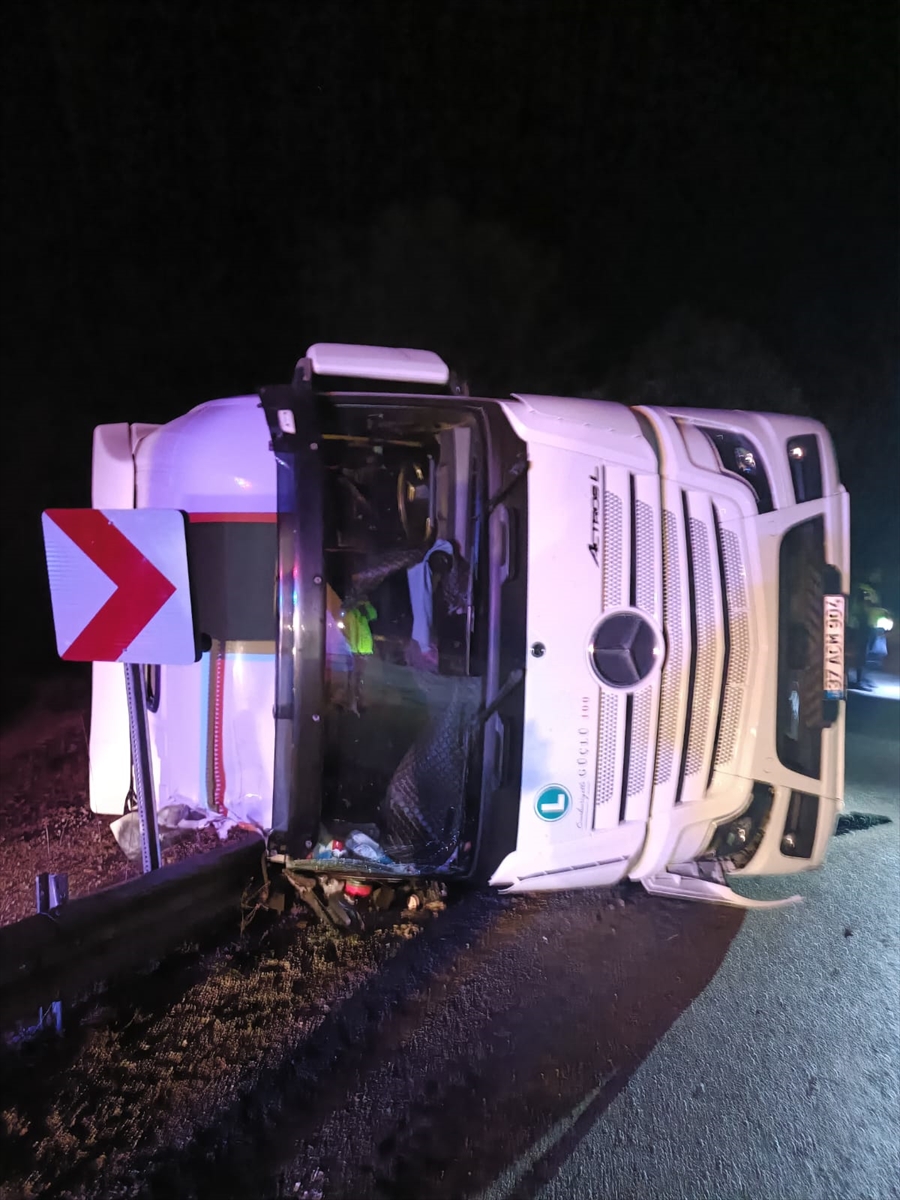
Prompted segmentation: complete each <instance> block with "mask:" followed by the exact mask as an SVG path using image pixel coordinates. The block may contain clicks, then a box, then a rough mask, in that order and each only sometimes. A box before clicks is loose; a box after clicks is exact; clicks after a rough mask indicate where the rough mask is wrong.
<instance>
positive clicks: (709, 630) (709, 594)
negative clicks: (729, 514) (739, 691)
mask: <svg viewBox="0 0 900 1200" xmlns="http://www.w3.org/2000/svg"><path fill="white" fill-rule="evenodd" d="M689 528H690V542H689V545H690V548H691V558H692V562H693V572H694V597H693V599H694V619H695V622H696V629H697V644H696V650H695V654H696V669H695V673H694V691H693V704H692V706H691V712H690V732H689V734H688V744H687V754H686V758H685V765H684V773H685V775H696V773H697V772H698V771H699V770H700V768H701V767H702V766H703V758H704V749H705V745H706V740H707V737H708V734H709V719H710V704H711V701H712V691H713V686H714V679H715V665H716V606H715V592H714V590H713V577H712V564H711V555H710V547H709V538H710V531H709V527H708V526H707V525H706V524H705V523H704V522H703V521H699V520H697V518H696V517H691V518H690V521H689Z"/></svg>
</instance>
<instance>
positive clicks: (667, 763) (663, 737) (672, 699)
mask: <svg viewBox="0 0 900 1200" xmlns="http://www.w3.org/2000/svg"><path fill="white" fill-rule="evenodd" d="M681 606H682V581H681V567H680V563H679V557H678V521H677V519H676V517H675V514H674V513H673V512H671V511H670V510H669V509H666V510H665V512H664V513H663V623H664V625H665V630H666V639H667V642H668V654H667V657H666V664H665V667H664V668H663V672H662V686H661V692H660V701H659V726H658V730H659V731H658V736H657V750H656V770H655V772H654V777H653V778H654V783H656V784H657V785H659V784H663V783H667V782H668V780H669V779H670V778H671V775H672V767H673V764H674V760H675V746H676V742H677V739H678V724H679V720H678V710H679V687H680V680H681V673H682V669H683V665H684V650H685V647H684V643H683V639H682V636H681Z"/></svg>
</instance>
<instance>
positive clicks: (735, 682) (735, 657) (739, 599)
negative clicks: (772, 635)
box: [715, 529, 750, 767]
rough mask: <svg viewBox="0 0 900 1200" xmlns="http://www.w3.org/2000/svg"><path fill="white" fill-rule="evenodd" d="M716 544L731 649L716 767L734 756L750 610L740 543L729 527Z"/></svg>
mask: <svg viewBox="0 0 900 1200" xmlns="http://www.w3.org/2000/svg"><path fill="white" fill-rule="evenodd" d="M719 545H720V550H721V555H722V566H723V569H724V574H725V579H724V588H725V596H726V599H727V603H728V621H729V633H730V649H729V658H728V671H727V675H726V678H725V688H724V695H723V698H722V716H721V724H720V727H719V742H718V745H717V747H716V754H715V765H716V766H717V767H718V766H721V765H722V764H723V763H728V762H731V760H732V758H733V757H734V753H735V748H736V743H737V734H738V725H739V722H740V716H741V703H742V700H743V695H744V690H745V688H746V686H747V678H748V670H749V663H750V613H749V608H748V605H747V588H746V586H745V582H744V563H743V559H742V557H741V547H740V542H739V541H738V539H737V537H736V535H735V534H734V533H732V532H731V530H730V529H722V530H720V531H719Z"/></svg>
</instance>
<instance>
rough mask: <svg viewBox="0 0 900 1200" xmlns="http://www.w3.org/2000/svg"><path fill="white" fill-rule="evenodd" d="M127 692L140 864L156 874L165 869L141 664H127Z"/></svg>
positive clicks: (144, 682) (144, 680)
mask: <svg viewBox="0 0 900 1200" xmlns="http://www.w3.org/2000/svg"><path fill="white" fill-rule="evenodd" d="M125 690H126V692H127V693H128V725H129V728H130V730H131V761H132V764H133V766H134V790H135V793H136V795H137V808H138V816H139V818H140V822H141V861H142V862H143V866H144V871H155V870H157V869H158V868H159V867H160V866H162V851H161V850H160V845H159V823H158V821H157V817H156V800H155V798H154V795H153V763H152V761H151V758H150V730H149V728H148V727H147V681H146V678H145V677H144V668H143V667H142V666H141V665H140V664H139V663H126V664H125Z"/></svg>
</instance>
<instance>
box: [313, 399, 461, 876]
mask: <svg viewBox="0 0 900 1200" xmlns="http://www.w3.org/2000/svg"><path fill="white" fill-rule="evenodd" d="M323 433H324V437H323V445H322V452H323V465H324V468H325V512H324V528H325V538H324V558H325V583H326V618H325V712H324V720H325V729H324V740H325V748H324V778H323V790H322V821H323V825H324V826H325V829H326V831H327V833H328V834H330V835H331V837H332V838H335V839H344V838H346V837H348V836H349V835H350V834H351V833H353V832H354V831H358V832H362V833H363V834H365V835H366V836H367V837H368V838H370V839H371V840H372V842H374V843H376V845H377V846H378V847H379V849H380V851H381V852H382V853H383V856H384V857H387V858H389V859H390V860H392V861H393V862H396V863H415V864H416V865H417V866H430V867H433V868H439V867H441V866H450V865H452V864H453V863H454V862H458V861H459V857H460V853H461V844H462V843H463V842H464V841H465V838H466V831H467V829H468V828H469V826H470V824H471V823H472V822H473V821H474V819H475V816H476V813H475V812H474V809H475V808H476V806H475V805H472V804H470V805H467V803H466V796H467V791H468V787H469V783H470V782H471V786H472V790H473V793H474V792H475V791H476V789H477V781H478V778H479V771H478V766H477V763H475V762H473V761H472V760H473V759H474V758H475V756H476V755H477V754H478V752H479V751H478V747H479V746H480V743H481V737H480V733H479V725H478V713H479V709H480V707H481V704H482V699H483V667H482V661H481V660H482V654H481V652H480V649H479V642H478V636H479V619H478V615H479V610H480V608H481V592H482V591H483V588H482V587H481V586H480V580H481V576H482V566H481V554H480V550H481V532H482V524H483V521H482V511H481V505H482V502H483V487H482V481H483V455H482V445H481V439H480V436H479V430H478V426H477V423H476V422H475V420H474V419H473V418H472V417H471V416H470V415H469V414H468V413H465V412H459V411H453V410H450V411H449V412H448V411H445V410H441V409H436V408H431V407H422V406H413V405H402V406H395V405H393V404H385V405H384V406H383V407H379V408H378V409H377V411H376V410H373V408H372V404H371V398H367V402H366V404H365V405H361V404H360V405H356V404H353V403H347V402H336V403H332V404H331V405H329V406H328V412H327V417H326V425H325V428H324V430H323ZM374 853H375V851H373V854H374Z"/></svg>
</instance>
